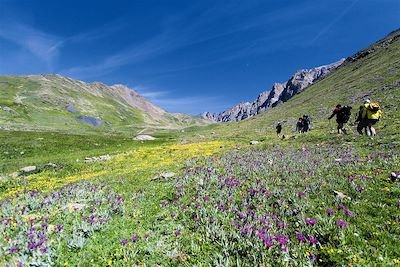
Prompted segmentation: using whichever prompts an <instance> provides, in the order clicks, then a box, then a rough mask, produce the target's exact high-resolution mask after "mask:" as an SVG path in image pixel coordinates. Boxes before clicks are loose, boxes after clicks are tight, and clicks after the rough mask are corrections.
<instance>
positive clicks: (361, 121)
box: [356, 99, 382, 136]
mask: <svg viewBox="0 0 400 267" xmlns="http://www.w3.org/2000/svg"><path fill="white" fill-rule="evenodd" d="M381 117H382V110H381V108H380V107H379V104H378V103H371V101H370V100H369V99H365V100H364V105H362V106H360V111H359V113H358V118H357V120H356V122H358V125H357V132H358V133H359V134H363V129H365V133H366V134H367V135H368V136H375V135H376V130H375V128H374V127H373V126H374V125H375V124H376V123H377V122H378V121H379V120H380V118H381Z"/></svg>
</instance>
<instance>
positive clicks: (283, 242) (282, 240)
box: [275, 234, 289, 246]
mask: <svg viewBox="0 0 400 267" xmlns="http://www.w3.org/2000/svg"><path fill="white" fill-rule="evenodd" d="M275 240H276V241H278V243H279V245H281V246H286V245H287V243H288V242H289V237H288V236H287V235H281V234H277V235H275Z"/></svg>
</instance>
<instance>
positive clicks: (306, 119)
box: [303, 115, 311, 133]
mask: <svg viewBox="0 0 400 267" xmlns="http://www.w3.org/2000/svg"><path fill="white" fill-rule="evenodd" d="M310 124H311V120H310V117H309V116H308V115H303V133H305V132H308V131H309V130H310Z"/></svg>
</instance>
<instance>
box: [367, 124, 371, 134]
mask: <svg viewBox="0 0 400 267" xmlns="http://www.w3.org/2000/svg"><path fill="white" fill-rule="evenodd" d="M366 129H367V135H368V136H371V134H372V133H371V126H369V125H368V126H367V127H366Z"/></svg>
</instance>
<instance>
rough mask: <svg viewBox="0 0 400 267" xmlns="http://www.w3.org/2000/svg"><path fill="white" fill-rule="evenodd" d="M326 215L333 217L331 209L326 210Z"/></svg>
mask: <svg viewBox="0 0 400 267" xmlns="http://www.w3.org/2000/svg"><path fill="white" fill-rule="evenodd" d="M326 213H327V214H328V216H333V214H334V211H333V209H330V208H327V209H326Z"/></svg>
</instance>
